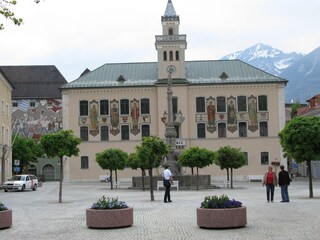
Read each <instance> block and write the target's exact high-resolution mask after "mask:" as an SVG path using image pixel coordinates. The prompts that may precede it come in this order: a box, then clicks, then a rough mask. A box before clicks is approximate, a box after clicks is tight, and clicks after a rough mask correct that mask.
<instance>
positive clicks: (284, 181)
mask: <svg viewBox="0 0 320 240" xmlns="http://www.w3.org/2000/svg"><path fill="white" fill-rule="evenodd" d="M278 180H279V186H283V185H290V182H291V178H290V176H289V173H288V172H287V171H286V170H281V171H280V172H279V178H278Z"/></svg>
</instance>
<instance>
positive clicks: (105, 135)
mask: <svg viewBox="0 0 320 240" xmlns="http://www.w3.org/2000/svg"><path fill="white" fill-rule="evenodd" d="M100 136H101V141H108V140H109V127H108V126H101V128H100Z"/></svg>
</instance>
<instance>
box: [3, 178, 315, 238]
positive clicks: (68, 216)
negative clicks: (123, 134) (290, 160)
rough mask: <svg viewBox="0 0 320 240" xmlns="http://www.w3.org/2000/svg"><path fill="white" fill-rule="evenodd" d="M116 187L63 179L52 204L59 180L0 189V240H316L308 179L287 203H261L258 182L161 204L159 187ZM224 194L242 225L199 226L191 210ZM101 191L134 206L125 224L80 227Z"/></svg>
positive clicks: (186, 194) (179, 194)
mask: <svg viewBox="0 0 320 240" xmlns="http://www.w3.org/2000/svg"><path fill="white" fill-rule="evenodd" d="M121 184H122V185H121V186H120V188H119V189H114V190H110V186H109V185H108V184H107V183H64V184H63V203H61V204H59V203H58V193H59V183H58V182H45V183H44V184H43V187H40V188H38V190H37V191H36V192H33V191H25V192H7V193H5V192H3V191H1V192H0V201H1V202H3V203H5V205H7V206H8V207H9V208H12V209H13V226H12V227H11V228H8V229H3V230H0V239H1V240H18V239H19V240H20V239H24V240H31V239H32V240H38V239H39V240H47V239H48V240H49V239H52V240H53V239H55V240H60V239H67V240H73V239H76V240H91V239H122V240H125V239H136V240H138V239H139V240H140V239H161V240H162V239H265V240H268V239H286V240H287V239H304V240H307V239H310V240H311V239H317V236H318V226H319V225H320V217H319V216H320V183H319V182H314V186H313V187H314V198H313V199H309V198H308V196H309V190H308V182H307V181H306V180H305V179H299V180H297V181H294V182H292V184H291V186H290V187H289V194H290V200H291V202H290V203H280V200H281V197H280V188H276V191H275V201H274V203H267V201H266V196H265V188H264V187H262V185H261V183H256V182H253V183H247V182H235V183H234V189H226V188H224V187H223V186H222V185H223V184H222V183H220V184H219V183H215V184H216V185H218V186H219V185H221V188H220V189H211V190H201V191H181V190H179V191H176V190H173V191H172V192H171V194H172V200H173V202H172V203H169V204H168V203H163V191H155V192H154V193H155V201H154V202H151V201H150V192H149V191H148V190H146V191H144V192H143V191H141V190H132V189H128V187H129V186H130V184H129V180H128V181H127V182H123V181H122V183H121ZM213 194H216V195H221V194H226V195H228V196H229V198H234V199H236V200H239V201H241V202H242V203H243V205H245V206H246V207H247V220H248V223H247V226H246V227H244V228H238V229H228V230H208V229H201V228H199V227H198V226H197V222H196V208H197V207H199V206H200V203H201V202H202V200H203V198H204V197H205V196H207V195H213ZM102 195H106V196H109V197H119V200H122V201H125V202H126V203H127V204H128V205H129V206H132V207H133V208H134V223H133V225H132V226H131V227H128V228H120V229H110V230H101V229H100V230H97V229H89V228H87V227H86V216H85V209H86V208H89V207H90V206H91V205H92V203H93V202H95V201H96V200H97V199H98V198H100V197H101V196H102Z"/></svg>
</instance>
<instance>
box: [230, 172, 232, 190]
mask: <svg viewBox="0 0 320 240" xmlns="http://www.w3.org/2000/svg"><path fill="white" fill-rule="evenodd" d="M230 174H231V180H230V184H231V189H233V168H231V170H230Z"/></svg>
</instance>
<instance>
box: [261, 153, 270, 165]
mask: <svg viewBox="0 0 320 240" xmlns="http://www.w3.org/2000/svg"><path fill="white" fill-rule="evenodd" d="M260 156H261V165H268V164H269V153H268V152H261V154H260Z"/></svg>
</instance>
